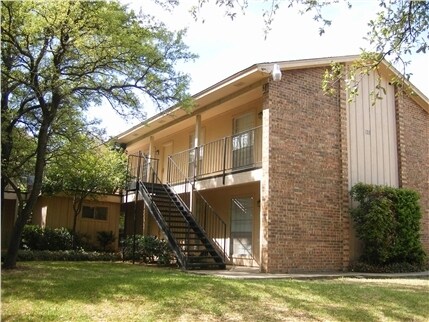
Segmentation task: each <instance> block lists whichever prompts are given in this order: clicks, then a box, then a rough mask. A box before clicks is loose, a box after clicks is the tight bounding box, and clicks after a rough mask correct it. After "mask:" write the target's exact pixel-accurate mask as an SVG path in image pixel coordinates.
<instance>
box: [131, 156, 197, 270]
mask: <svg viewBox="0 0 429 322" xmlns="http://www.w3.org/2000/svg"><path fill="white" fill-rule="evenodd" d="M138 157H141V158H142V159H143V160H144V162H145V163H146V164H147V166H148V169H147V170H150V172H151V174H152V175H151V179H152V180H151V182H149V183H151V187H152V189H151V190H152V193H153V192H154V184H155V183H160V184H161V186H162V187H163V189H164V190H165V192H166V193H167V194H168V191H167V190H166V189H165V187H164V185H163V184H162V181H161V179H160V178H159V177H158V171H157V170H156V169H155V168H154V167H153V166H152V162H149V158H147V156H146V155H144V154H139V155H138ZM152 160H157V161H159V160H158V159H153V158H150V161H152ZM143 177H146V175H144V174H143ZM136 188H137V189H138V190H139V192H140V193H141V195H142V197H143V200H144V201H145V203H146V205H147V206H148V207H150V208H152V209H153V212H152V213H153V214H154V215H155V214H156V216H157V217H158V218H157V220H156V221H157V223H158V225H160V226H161V227H160V228H161V230H162V231H163V232H164V234H165V236H166V237H167V242H168V243H169V245H170V247H171V248H172V249H173V251H174V252H175V254H176V257H177V260H178V261H179V262H180V264H181V266H182V267H185V268H186V267H187V257H186V256H185V254H184V253H183V250H182V249H181V247H179V246H178V245H177V243H176V242H175V238H174V237H173V234H172V233H171V231H170V228H169V227H168V224H167V223H166V222H165V220H164V219H163V217H162V215H160V214H161V211H160V210H159V208H158V206H157V205H156V203H155V202H154V201H153V199H152V198H149V194H150V191H149V190H147V189H146V186H145V185H144V184H143V182H142V180H141V178H137V187H136ZM146 196H147V197H148V198H145V197H146ZM175 206H176V208H177V205H175ZM180 213H181V212H180ZM181 215H182V216H183V214H182V213H181ZM190 229H191V228H190V226H189V223H188V224H187V231H188V232H189V230H190Z"/></svg>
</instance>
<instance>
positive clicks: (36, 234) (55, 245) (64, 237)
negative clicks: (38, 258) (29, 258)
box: [21, 225, 93, 251]
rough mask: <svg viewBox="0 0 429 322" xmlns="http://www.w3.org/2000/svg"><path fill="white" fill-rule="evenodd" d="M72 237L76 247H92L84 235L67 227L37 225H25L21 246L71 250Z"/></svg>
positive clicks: (37, 248)
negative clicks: (74, 232)
mask: <svg viewBox="0 0 429 322" xmlns="http://www.w3.org/2000/svg"><path fill="white" fill-rule="evenodd" d="M73 238H74V239H75V246H76V248H83V249H86V250H90V249H92V248H93V247H92V246H91V245H90V243H89V238H88V237H87V236H86V235H82V234H75V235H74V236H73V235H72V233H71V231H70V230H69V229H67V228H64V227H63V228H54V229H53V228H49V227H46V228H42V227H39V226H37V225H26V226H25V227H24V230H23V232H22V236H21V248H22V249H29V250H50V251H58V250H71V249H73Z"/></svg>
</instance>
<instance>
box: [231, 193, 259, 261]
mask: <svg viewBox="0 0 429 322" xmlns="http://www.w3.org/2000/svg"><path fill="white" fill-rule="evenodd" d="M252 226H253V198H252V197H244V198H233V199H232V205H231V247H230V250H231V251H230V252H231V255H232V256H234V257H235V256H252Z"/></svg>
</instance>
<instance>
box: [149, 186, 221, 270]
mask: <svg viewBox="0 0 429 322" xmlns="http://www.w3.org/2000/svg"><path fill="white" fill-rule="evenodd" d="M143 185H144V187H145V189H146V191H147V192H148V193H147V192H145V191H144V190H142V191H143V193H144V195H145V196H146V198H147V199H149V200H151V201H152V202H153V203H154V204H155V205H156V207H153V208H152V207H149V209H150V211H151V212H155V213H152V215H153V216H154V218H155V219H156V220H157V221H159V225H160V226H161V227H166V228H167V227H168V230H169V231H170V233H171V235H170V236H171V237H172V240H174V244H175V245H174V244H173V246H174V247H178V248H176V250H175V251H178V252H179V253H182V255H181V256H183V255H184V256H185V262H184V263H182V265H184V266H185V267H184V268H185V269H225V268H226V266H225V263H224V262H223V258H222V257H220V256H219V254H218V253H217V251H216V250H215V249H214V248H213V246H212V244H211V243H210V241H209V240H208V238H207V236H206V234H205V232H204V231H203V230H201V228H200V226H199V225H198V224H197V222H196V221H195V218H194V217H193V215H192V214H190V213H188V210H187V207H186V205H183V201H182V200H181V199H180V198H178V197H177V196H176V195H175V194H174V193H173V192H172V191H171V190H170V189H169V188H168V187H167V186H166V185H163V184H152V183H145V184H143ZM147 199H146V200H147ZM145 202H146V203H149V201H145ZM169 238H170V237H169Z"/></svg>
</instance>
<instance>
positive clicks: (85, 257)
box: [1, 249, 121, 261]
mask: <svg viewBox="0 0 429 322" xmlns="http://www.w3.org/2000/svg"><path fill="white" fill-rule="evenodd" d="M4 256H5V254H4V253H2V256H1V257H2V261H3V260H4ZM17 260H18V261H118V260H121V256H120V254H118V253H103V252H86V251H84V250H60V251H49V250H25V249H22V250H19V251H18V258H17Z"/></svg>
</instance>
